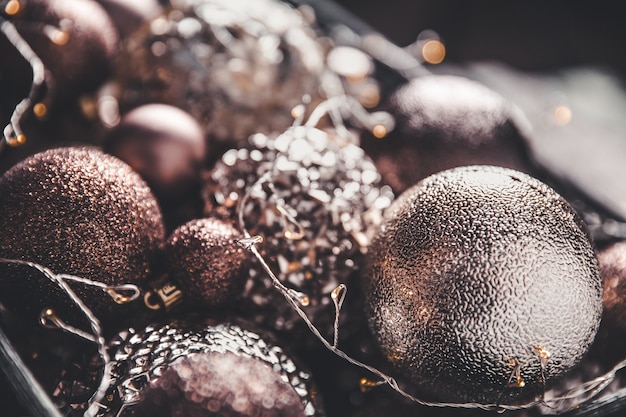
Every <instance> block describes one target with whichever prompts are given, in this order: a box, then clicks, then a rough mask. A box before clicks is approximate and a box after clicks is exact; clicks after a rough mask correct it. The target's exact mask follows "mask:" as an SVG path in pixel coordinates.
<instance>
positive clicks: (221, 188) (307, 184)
mask: <svg viewBox="0 0 626 417" xmlns="http://www.w3.org/2000/svg"><path fill="white" fill-rule="evenodd" d="M250 140H251V146H249V147H247V148H241V149H238V150H235V149H233V150H230V151H227V152H226V153H225V154H224V156H223V158H222V160H221V161H219V162H218V163H217V164H216V166H215V168H214V169H213V171H211V172H210V173H209V175H208V178H207V180H206V184H205V189H204V191H205V193H204V196H205V202H206V214H207V215H214V216H222V217H223V218H234V219H237V218H239V219H241V221H242V223H241V224H239V225H238V227H240V228H245V229H246V230H247V231H248V232H249V234H250V235H253V236H254V235H259V236H261V237H262V238H263V240H264V241H263V243H262V244H259V246H258V248H259V250H260V251H261V253H262V255H263V256H264V258H265V259H266V260H267V261H268V263H269V265H270V267H271V268H272V270H273V271H274V273H275V274H276V275H277V277H278V279H279V280H280V281H281V282H282V283H283V284H284V285H285V286H286V287H289V288H292V289H295V290H296V291H299V292H302V293H304V294H305V295H306V296H307V297H308V300H309V305H308V306H307V307H306V308H305V310H306V312H307V314H309V315H310V317H312V318H313V319H314V321H318V320H319V319H320V318H322V317H324V318H325V324H330V322H332V317H333V311H334V310H333V307H332V305H331V299H330V296H329V295H330V293H331V292H332V291H333V290H334V289H335V288H336V287H337V286H338V285H339V284H341V283H346V282H347V280H348V278H349V276H350V275H351V274H352V272H354V271H355V270H356V269H357V266H358V263H359V261H358V258H359V257H360V255H361V253H362V251H363V250H364V247H365V246H366V245H367V244H368V243H369V239H370V238H371V236H372V235H373V233H374V232H375V230H376V225H377V224H378V221H379V220H380V219H381V218H382V210H383V209H384V208H386V207H387V206H388V205H389V204H390V202H391V201H392V199H393V194H392V193H391V190H390V189H389V187H385V186H382V187H381V182H380V175H379V174H378V172H377V171H376V168H375V167H374V164H373V163H372V161H371V160H370V159H369V158H367V157H366V156H365V155H364V153H363V150H362V149H361V148H359V147H358V146H356V145H354V144H352V143H350V142H348V141H346V140H345V139H341V138H339V137H335V138H331V137H330V136H329V135H328V134H327V133H325V132H324V131H322V130H319V129H317V128H312V127H306V126H297V127H292V128H289V129H288V130H287V131H286V132H284V133H282V134H280V135H271V136H266V135H262V134H257V135H254V136H252V137H251V139H250ZM242 231H243V230H242ZM244 295H245V298H244V300H242V302H241V303H240V305H241V306H242V311H243V312H244V314H246V315H248V316H249V315H251V314H252V315H256V320H257V321H259V322H262V323H263V324H265V325H268V326H271V327H273V328H275V329H290V328H292V327H293V326H294V324H295V323H296V322H299V320H300V318H299V316H298V315H297V314H296V312H295V311H293V309H292V308H291V306H290V305H289V304H288V303H287V302H286V300H284V299H283V298H282V295H281V294H280V293H279V292H278V291H277V290H276V289H275V288H274V285H273V283H272V281H271V280H270V278H269V277H268V275H267V274H266V273H265V272H264V271H263V270H262V269H261V267H260V266H259V265H258V264H255V265H254V266H253V268H251V271H250V279H249V281H248V284H247V286H246V291H245V293H244ZM322 327H325V326H324V325H322ZM325 330H328V329H327V328H326V329H325Z"/></svg>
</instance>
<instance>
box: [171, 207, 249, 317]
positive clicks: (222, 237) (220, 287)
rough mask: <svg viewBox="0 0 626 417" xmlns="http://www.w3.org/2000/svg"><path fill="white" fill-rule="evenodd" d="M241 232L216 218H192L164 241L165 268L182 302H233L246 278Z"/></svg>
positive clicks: (246, 256)
mask: <svg viewBox="0 0 626 417" xmlns="http://www.w3.org/2000/svg"><path fill="white" fill-rule="evenodd" d="M241 237H242V236H241V233H240V232H239V231H238V230H237V229H235V228H234V227H233V226H231V225H230V224H228V223H225V222H223V221H220V220H218V219H198V220H192V221H190V222H188V223H186V224H184V225H183V226H180V227H179V228H178V229H176V230H175V231H174V232H173V233H172V235H171V236H170V238H169V239H168V240H167V243H166V247H165V253H166V257H167V265H166V267H167V269H168V270H169V271H170V273H171V275H172V278H173V279H174V280H175V281H176V285H177V286H178V287H179V288H180V289H181V290H182V291H183V293H184V297H185V304H186V305H187V306H193V307H215V306H219V305H222V304H226V303H228V302H229V301H233V298H234V297H235V296H236V295H238V294H239V293H241V291H242V290H243V285H244V283H245V281H246V279H247V278H248V270H249V262H248V260H249V259H250V253H249V252H248V251H246V250H245V249H244V248H242V247H241V245H239V244H238V243H237V240H238V239H240V238H241Z"/></svg>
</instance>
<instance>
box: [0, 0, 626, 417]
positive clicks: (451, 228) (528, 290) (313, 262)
mask: <svg viewBox="0 0 626 417" xmlns="http://www.w3.org/2000/svg"><path fill="white" fill-rule="evenodd" d="M125 1H128V7H122V6H121V5H120V4H122V3H124V2H125ZM78 3H80V6H79V7H76V8H73V7H69V6H68V4H69V3H68V0H50V1H47V2H46V1H43V0H37V1H34V0H33V1H28V2H26V1H22V0H11V1H8V2H7V1H5V2H0V5H1V6H2V8H3V11H2V13H1V14H0V28H1V29H2V37H0V51H2V52H3V53H5V55H6V56H7V57H10V60H5V61H3V63H2V65H0V87H2V88H3V91H5V90H4V89H6V91H7V93H6V94H4V95H3V96H2V97H0V104H1V105H0V120H1V121H2V123H3V125H4V126H6V128H5V129H4V131H3V137H2V138H0V144H1V145H0V331H1V332H2V334H0V336H3V337H2V338H0V343H1V344H2V346H1V347H2V349H1V350H0V353H3V352H9V353H15V355H13V356H11V355H4V356H3V355H0V359H3V360H2V361H1V362H0V365H1V368H2V371H3V374H4V375H6V376H7V378H5V379H7V381H8V383H7V384H9V385H11V384H13V382H12V381H13V379H14V378H13V377H14V376H16V375H24V374H28V373H29V372H31V373H32V374H33V375H34V377H33V379H32V380H33V381H38V382H33V383H32V384H30V386H27V387H26V388H24V386H23V385H22V386H21V387H20V388H19V389H18V390H17V393H15V395H9V396H10V398H9V399H8V400H7V401H6V402H8V403H9V404H10V408H9V409H8V411H6V412H7V413H9V414H8V415H9V416H18V415H24V414H28V413H31V414H38V413H40V411H41V410H46V411H45V412H46V413H47V414H49V415H51V416H56V415H57V414H58V413H62V414H63V415H68V416H88V417H91V416H98V417H113V416H116V417H122V416H176V415H190V416H191V415H194V416H214V415H220V416H325V415H328V416H330V417H333V416H343V415H347V416H357V415H368V414H367V413H368V412H369V411H371V410H385V412H390V413H391V414H393V413H399V412H401V411H400V410H409V411H408V412H409V413H411V414H413V413H414V412H415V413H418V412H421V411H423V410H424V408H423V407H429V408H428V409H427V411H426V413H429V415H430V414H431V413H432V414H433V415H439V414H438V413H442V414H441V415H449V413H450V410H449V409H450V408H465V409H472V410H473V411H475V412H476V413H477V414H476V415H481V414H482V413H483V412H484V413H489V412H490V411H492V410H511V411H512V412H514V413H515V412H516V411H513V410H522V411H521V412H522V413H523V412H530V413H536V414H537V415H540V414H547V413H549V412H550V411H551V410H552V411H554V410H556V411H558V412H565V411H567V410H569V409H573V408H578V407H580V406H584V405H585V404H586V402H587V400H588V399H589V397H591V396H592V395H594V394H596V393H597V392H600V391H601V390H602V389H603V388H605V387H606V386H607V385H608V384H610V383H611V382H613V381H616V384H617V383H621V380H620V379H619V378H618V377H617V376H616V375H617V371H619V370H620V369H622V368H623V367H624V366H626V360H624V354H623V349H622V351H620V349H621V348H622V347H623V343H621V344H620V343H618V342H617V341H616V340H614V339H615V335H616V334H619V333H620V332H621V331H622V330H623V326H624V318H623V316H624V314H623V311H624V297H623V291H622V289H623V282H622V281H623V279H624V277H625V276H626V273H625V272H624V271H625V270H626V268H625V267H624V264H625V262H624V259H623V258H624V257H623V256H622V255H623V252H624V247H623V245H620V244H619V242H611V243H615V245H614V246H608V245H606V246H604V247H598V246H597V244H596V242H594V241H593V239H592V237H591V236H590V234H589V232H588V230H587V226H586V225H585V223H584V222H583V220H582V219H581V217H580V215H579V214H578V213H577V212H576V210H574V209H573V208H572V207H571V206H570V205H569V203H568V202H567V201H566V200H565V199H564V198H563V197H561V196H560V195H559V194H558V189H556V190H555V189H553V188H551V187H549V186H548V185H546V184H544V182H542V181H540V179H536V178H534V177H539V176H541V180H546V181H548V180H549V179H550V178H549V177H546V175H545V171H543V170H541V169H540V168H539V167H538V166H537V165H535V164H534V163H533V162H532V159H531V158H530V152H529V150H528V148H527V144H526V140H525V137H524V135H525V134H528V132H527V131H526V130H524V129H522V128H521V127H520V126H519V125H518V124H517V120H518V119H517V116H516V113H515V111H514V110H513V107H511V106H510V105H509V103H507V102H506V100H504V99H503V98H502V97H500V96H499V95H498V94H496V93H495V92H493V91H491V90H489V89H487V88H485V87H483V86H481V85H480V84H477V83H475V82H472V81H470V80H468V79H465V78H461V77H456V76H454V77H453V76H444V75H423V76H419V77H417V78H415V79H411V80H403V81H402V83H401V84H402V85H400V86H398V85H396V84H394V82H389V80H388V79H385V77H386V76H389V75H390V72H389V70H390V69H389V68H387V69H385V70H383V69H381V68H380V65H378V64H380V62H376V61H375V60H374V58H372V57H371V56H370V55H368V54H367V53H365V52H364V51H362V50H359V49H357V48H354V47H353V46H350V47H348V46H346V45H341V44H339V41H338V39H344V40H345V39H347V38H346V32H345V30H348V29H347V28H344V32H341V33H342V35H341V36H339V34H337V33H332V34H331V33H325V32H324V31H323V30H322V29H321V28H320V27H319V26H318V25H317V22H316V21H315V15H314V13H313V12H312V10H311V9H310V8H308V7H299V8H294V7H293V6H291V5H290V4H288V3H286V2H283V1H279V0H262V1H261V0H237V1H233V0H223V1H222V0H171V1H169V2H165V3H167V4H160V3H164V2H157V1H154V2H146V8H145V9H141V10H143V12H140V11H139V10H140V9H139V8H137V7H131V3H132V1H131V0H116V1H115V2H110V1H108V0H107V1H105V0H103V1H102V2H101V3H102V5H103V6H105V7H103V6H102V5H100V3H98V2H96V1H95V0H81V1H79V2H78ZM72 4H73V2H72ZM131 11H135V12H136V13H137V14H133V15H132V16H131V15H130V13H131ZM142 13H143V14H142ZM120 14H121V15H120ZM98 19H99V21H101V22H104V23H103V26H102V27H103V28H104V29H105V30H102V31H99V32H98V33H95V32H93V30H92V29H93V27H96V26H95V24H94V23H93V22H94V21H95V20H98ZM131 21H132V22H135V23H134V24H133V25H134V27H132V28H131V27H130V26H126V25H124V24H123V22H131ZM115 24H117V25H118V26H115ZM335 29H336V28H335ZM330 35H334V36H335V38H334V39H333V38H331V37H330ZM352 35H353V37H357V36H358V35H356V34H354V33H353V34H352ZM351 39H353V38H351ZM350 43H351V44H352V45H355V44H356V45H358V44H359V42H355V41H354V39H353V42H350ZM383 45H384V42H383ZM370 47H371V45H370ZM114 56H115V58H114ZM14 61H15V62H19V63H20V64H19V65H24V64H27V66H28V67H29V68H30V72H29V74H32V80H27V79H25V78H24V73H25V72H24V71H17V68H18V66H19V65H18V64H16V66H15V67H13V66H12V65H9V64H11V63H13V62H14ZM386 62H387V63H389V62H393V60H387V61H386ZM416 65H419V63H416ZM391 70H397V73H396V74H395V75H399V74H403V73H404V72H403V71H402V69H401V68H396V69H394V68H391ZM423 72H424V73H425V74H427V72H428V71H427V70H426V69H425V68H424V71H423ZM396 81H397V80H396ZM20 145H23V146H20ZM485 164H489V165H485ZM520 171H524V173H522V172H520ZM394 193H395V194H394ZM396 196H397V198H396ZM588 217H589V213H588V212H586V213H585V217H584V218H585V219H586V218H588ZM597 252H599V253H600V256H599V257H598V256H596V253H597ZM603 306H604V307H605V308H606V309H605V310H604V312H603ZM601 319H602V324H601ZM34 330H36V331H34ZM4 333H6V334H7V335H8V336H9V337H8V340H9V341H10V342H4V340H5V338H4ZM596 334H597V335H598V336H597V338H598V340H600V341H602V343H604V344H605V345H607V346H612V347H613V348H614V349H603V348H600V347H599V345H598V342H596V343H594V338H595V337H596ZM33 335H34V336H33ZM5 356H6V357H7V358H16V357H18V356H21V357H23V358H28V359H27V360H26V361H25V362H26V364H22V363H21V362H18V361H17V360H15V359H11V360H4V358H5ZM42 357H46V358H48V357H52V358H54V360H51V361H47V365H41V363H40V362H37V358H42ZM33 364H36V366H35V365H33ZM29 366H32V369H31V370H30V371H29V369H28V367H29ZM593 366H596V368H597V369H595V370H593V371H590V370H589V369H591V368H593ZM580 381H583V382H582V383H581V382H580ZM4 384H5V383H4V380H0V400H4V398H3V397H2V395H5V394H6V393H11V391H10V390H4V389H2V388H4V386H3V385H4ZM13 385H15V384H13ZM379 386H380V387H379ZM382 386H386V387H387V388H388V389H384V388H383V387H382ZM377 387H378V388H377ZM22 391H24V392H22ZM41 392H43V393H44V395H45V396H46V398H48V399H50V400H52V402H50V401H40V400H39V399H37V398H40V395H39V393H41ZM22 394H23V395H22ZM18 398H19V399H21V401H18V400H17V399H18ZM23 398H27V399H26V400H24V399H23ZM418 410H419V411H418ZM528 410H531V411H528Z"/></svg>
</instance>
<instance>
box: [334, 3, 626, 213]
mask: <svg viewBox="0 0 626 417" xmlns="http://www.w3.org/2000/svg"><path fill="white" fill-rule="evenodd" d="M336 2H337V3H339V4H341V5H342V6H343V7H345V8H346V9H347V10H349V11H350V12H351V13H352V14H354V15H355V16H357V17H358V18H360V19H363V20H364V21H365V22H367V24H369V25H370V26H371V27H372V28H374V29H375V30H377V31H380V32H381V33H382V34H383V35H385V36H386V37H388V38H389V39H390V40H391V41H392V42H394V43H395V44H397V45H399V46H401V47H404V48H405V49H407V50H410V51H412V53H413V54H414V55H416V57H418V58H420V59H422V60H426V61H429V60H431V62H434V63H438V64H437V65H429V66H428V68H429V70H431V71H432V72H437V73H453V74H457V75H463V76H466V77H468V78H472V79H475V80H477V81H480V82H482V83H483V84H485V85H487V86H488V87H490V88H492V89H494V90H496V91H498V92H499V93H501V94H502V95H504V96H505V97H506V98H507V99H509V100H511V101H512V102H513V103H514V104H515V105H517V106H518V107H519V108H520V109H521V110H522V113H523V114H524V115H525V116H526V118H527V122H528V127H529V134H528V136H529V139H530V142H531V147H532V149H533V151H534V153H535V157H536V158H537V160H538V161H540V162H541V163H542V164H543V165H545V166H546V167H548V168H549V169H550V170H551V171H552V172H553V174H554V175H556V176H558V177H562V178H563V179H564V180H565V181H568V182H572V183H574V184H575V185H576V186H578V187H580V188H582V189H583V190H584V191H585V192H586V193H587V194H589V196H590V197H591V198H592V199H594V200H596V201H598V202H600V203H601V204H602V205H605V206H607V207H609V208H610V210H611V211H613V212H615V214H617V215H618V217H620V218H622V219H626V185H625V184H626V183H625V182H624V181H623V180H622V178H624V177H626V119H625V118H624V117H623V115H624V114H626V94H625V91H624V88H623V87H624V81H625V79H626V54H625V53H624V42H625V41H626V26H625V25H624V24H623V22H622V20H623V15H622V14H621V12H620V10H621V4H620V2H611V1H606V0H603V1H597V2H588V1H579V0H575V1H563V0H553V1H539V0H528V1H496V0H474V1H454V0H412V1H411V0H369V1H359V0H336ZM429 38H433V39H435V40H438V41H440V43H441V45H443V49H442V48H441V46H439V47H438V48H437V47H436V48H434V49H432V50H431V52H430V53H431V54H434V55H432V56H430V57H428V56H427V55H426V54H427V53H428V51H426V49H425V48H423V45H424V41H427V40H428V39H429ZM418 39H419V40H420V41H421V43H420V42H416V41H417V40H418ZM412 44H413V45H412ZM415 46H421V47H422V49H421V50H420V49H419V48H415ZM433 51H434V52H433ZM425 52H426V53H425ZM420 54H422V56H419V55H420Z"/></svg>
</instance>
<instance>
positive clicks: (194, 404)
mask: <svg viewBox="0 0 626 417" xmlns="http://www.w3.org/2000/svg"><path fill="white" fill-rule="evenodd" d="M108 351H109V355H110V358H111V363H110V365H111V366H110V369H111V372H110V383H109V387H108V389H107V391H106V393H105V395H104V396H103V397H102V399H101V400H100V401H99V402H98V408H97V410H98V411H97V412H96V414H95V416H96V417H113V416H114V417H124V416H170V415H172V416H173V415H194V416H203V417H208V416H218V415H219V416H239V417H245V416H258V415H263V416H294V417H305V416H323V415H324V413H323V411H322V410H321V408H320V407H319V404H318V403H319V400H318V399H317V397H316V395H317V393H316V390H315V388H314V387H313V384H312V381H311V376H310V374H309V373H308V372H305V371H304V370H302V369H301V368H300V367H299V365H297V363H296V362H294V360H293V359H292V358H291V357H290V356H289V355H287V354H286V353H285V352H284V351H283V349H282V348H280V347H279V346H276V345H274V344H272V343H271V342H269V341H268V340H266V339H264V338H263V337H262V336H260V335H259V334H257V333H255V332H252V331H249V330H245V329H244V328H242V327H240V326H239V325H234V324H212V323H211V324H201V323H194V324H192V323H189V322H172V323H169V324H165V325H149V326H147V327H145V328H144V329H143V330H140V331H137V330H135V329H133V328H130V329H128V330H125V331H123V332H121V333H119V334H118V336H117V337H116V338H114V339H113V340H112V341H111V342H110V343H109V346H108ZM99 362H100V360H99V359H94V360H93V361H92V363H90V364H89V365H87V366H85V365H82V364H81V365H77V366H76V367H74V368H71V369H68V370H67V371H66V372H65V373H64V375H62V376H61V378H60V382H59V384H58V386H57V389H56V390H55V393H54V400H55V402H56V403H57V406H58V407H59V408H60V409H61V410H63V412H65V413H66V415H82V413H83V412H84V411H85V409H86V408H87V406H88V405H87V403H86V398H87V397H88V396H89V395H90V393H91V392H93V391H94V389H95V387H96V386H97V385H98V381H99V380H100V379H101V378H102V366H101V365H100V364H99Z"/></svg>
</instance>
